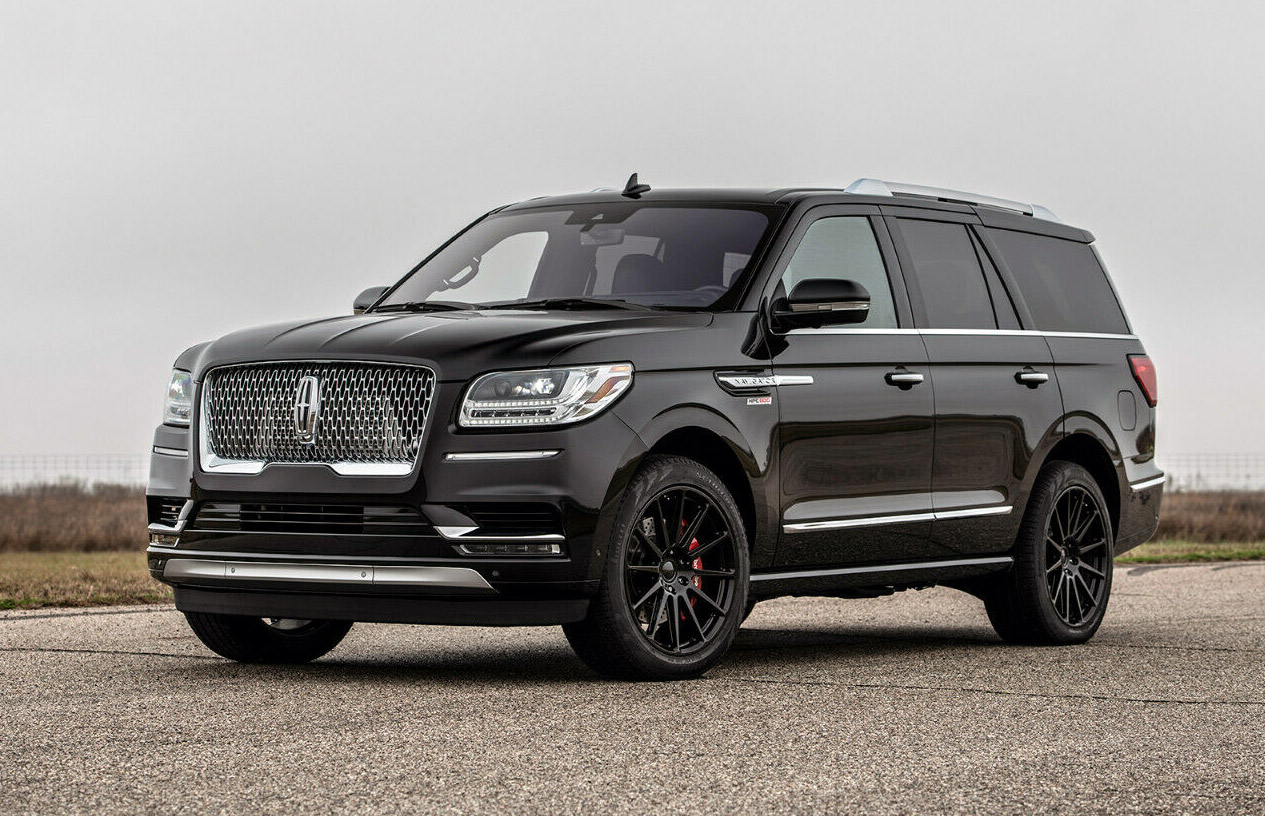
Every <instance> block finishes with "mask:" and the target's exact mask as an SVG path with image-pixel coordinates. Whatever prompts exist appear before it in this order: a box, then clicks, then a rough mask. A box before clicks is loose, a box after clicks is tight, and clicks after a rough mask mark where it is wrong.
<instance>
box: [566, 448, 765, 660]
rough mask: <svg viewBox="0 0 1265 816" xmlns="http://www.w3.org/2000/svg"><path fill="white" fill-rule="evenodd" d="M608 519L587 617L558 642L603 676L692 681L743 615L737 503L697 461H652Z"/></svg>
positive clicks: (745, 568)
mask: <svg viewBox="0 0 1265 816" xmlns="http://www.w3.org/2000/svg"><path fill="white" fill-rule="evenodd" d="M613 512H614V519H613V522H612V523H611V524H610V526H609V529H610V538H609V546H607V547H606V548H605V549H606V559H605V564H604V566H603V572H602V582H601V585H600V587H599V589H598V593H597V596H596V597H595V598H594V599H593V601H592V602H591V603H590V605H589V613H588V616H587V617H586V618H585V619H584V620H582V621H580V622H579V623H571V624H566V625H564V626H563V631H564V632H565V633H566V636H567V640H568V641H570V643H571V647H572V648H573V649H574V650H575V653H576V654H577V655H578V656H579V657H580V659H581V660H583V661H584V662H585V663H586V664H588V666H589V667H590V668H592V669H593V670H594V671H596V672H597V673H598V674H601V675H604V676H606V677H610V678H615V679H622V680H681V679H685V678H689V677H697V676H698V675H701V674H702V673H703V672H705V671H707V670H708V669H710V668H712V667H713V666H715V665H716V664H717V663H719V662H720V660H721V658H723V657H724V655H725V652H726V651H727V650H728V649H729V645H730V644H731V643H732V642H733V638H734V635H735V633H736V632H737V631H738V627H739V625H741V623H742V618H743V612H744V610H745V609H746V604H747V581H748V575H749V571H750V558H749V554H748V545H747V536H746V532H745V529H744V528H743V524H742V515H741V513H740V512H739V511H738V505H737V503H735V502H734V499H733V496H731V495H730V493H729V491H728V490H727V489H726V488H725V485H724V483H723V482H721V480H720V479H719V478H717V476H716V474H714V473H712V472H711V471H710V470H708V469H707V468H705V467H703V466H702V465H700V464H698V463H697V462H695V461H693V460H690V459H686V458H684V457H680V456H652V457H650V458H648V459H647V460H646V462H645V463H644V464H643V465H642V467H641V469H640V470H639V471H638V472H637V473H636V475H634V476H633V479H632V481H631V482H630V483H629V485H628V488H627V489H626V490H625V491H624V495H623V496H622V498H621V499H620V501H619V503H618V504H617V505H616V507H615V509H614V511H613ZM665 541H666V542H667V546H666V547H665V546H661V545H662V544H663V542H665Z"/></svg>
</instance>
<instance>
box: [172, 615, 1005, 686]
mask: <svg viewBox="0 0 1265 816" xmlns="http://www.w3.org/2000/svg"><path fill="white" fill-rule="evenodd" d="M1002 645H1003V644H1002V643H1001V641H1000V640H998V639H996V638H994V637H991V636H990V635H986V634H984V632H983V631H982V630H979V629H952V628H942V629H936V630H933V631H927V630H921V631H918V632H911V631H910V630H908V629H904V630H902V629H880V628H866V629H864V630H861V631H856V630H843V631H840V630H825V629H823V630H811V629H742V630H741V631H739V633H738V637H737V638H736V639H735V641H734V644H733V646H732V648H731V649H730V651H729V654H728V655H727V656H726V657H725V660H724V661H723V663H722V664H721V669H722V670H725V669H727V670H735V669H736V670H738V671H751V670H760V669H763V668H767V667H770V666H776V667H777V668H778V670H779V672H784V671H785V670H786V669H787V668H788V667H789V668H793V667H794V666H796V665H799V664H807V663H822V662H834V661H838V662H839V663H841V664H845V663H846V664H847V665H849V666H852V667H854V668H855V667H856V665H857V664H858V661H861V662H868V661H876V662H877V661H881V662H885V663H887V662H890V661H891V660H893V659H895V660H900V659H902V658H911V659H916V660H921V659H922V658H923V657H925V656H926V655H927V654H930V653H933V652H938V653H943V652H946V651H964V650H984V649H995V648H998V647H1001V646H1002ZM185 673H186V675H187V676H189V677H190V678H191V679H197V678H198V677H199V676H201V677H203V678H206V679H211V678H217V677H232V678H236V679H244V678H251V677H254V678H261V679H262V678H271V679H273V680H274V681H275V682H286V681H295V682H302V683H304V684H315V685H321V684H330V685H343V684H348V683H350V684H369V685H393V684H426V685H450V684H451V685H463V686H480V685H496V684H504V683H511V684H515V685H534V686H550V685H564V684H565V685H575V684H577V683H609V682H612V681H609V680H606V679H604V678H602V677H600V676H598V675H597V674H595V673H594V672H592V671H591V670H590V669H588V668H587V667H586V666H585V665H584V664H583V663H581V662H580V660H579V658H577V657H575V655H574V654H573V653H572V652H571V651H570V649H568V648H567V647H566V646H565V644H554V643H546V644H541V645H540V647H539V648H534V649H527V648H522V647H519V648H515V649H512V650H509V651H507V650H505V648H504V644H503V643H501V644H498V643H489V644H487V646H486V648H477V649H471V648H469V647H465V648H463V649H461V650H460V651H455V652H448V653H444V652H434V651H430V652H428V651H424V650H420V649H419V651H417V652H416V653H409V652H400V651H396V652H395V653H394V654H392V655H391V656H390V657H384V658H374V657H369V658H364V657H360V656H352V655H347V656H340V655H339V653H338V652H337V651H335V652H334V653H332V654H331V655H330V656H328V657H327V658H324V659H321V660H318V661H316V662H313V663H308V664H304V665H296V666H286V665H280V666H278V665H242V664H237V663H231V662H229V661H201V660H199V661H197V662H196V665H193V666H190V667H188V668H187V669H186V670H185ZM706 676H716V670H713V672H712V673H711V674H710V675H705V677H706Z"/></svg>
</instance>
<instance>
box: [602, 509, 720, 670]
mask: <svg viewBox="0 0 1265 816" xmlns="http://www.w3.org/2000/svg"><path fill="white" fill-rule="evenodd" d="M632 534H633V541H632V542H631V543H630V545H629V546H628V548H627V555H626V557H625V559H624V585H625V597H626V598H627V599H628V600H627V602H628V608H629V612H630V614H631V615H632V617H633V619H634V620H636V622H637V625H638V628H640V630H641V633H642V634H643V635H645V637H646V640H647V641H649V642H650V643H651V644H652V645H653V646H654V647H655V648H657V649H661V650H662V651H664V652H667V653H669V654H674V655H681V654H692V653H694V652H696V651H698V650H700V649H702V648H704V647H705V646H706V645H707V644H708V643H709V642H710V641H711V640H713V639H714V638H715V637H716V636H717V635H718V633H720V632H721V631H722V630H723V629H724V628H725V622H726V620H727V619H728V618H729V617H731V616H732V615H733V614H734V611H735V610H734V607H733V601H734V594H735V593H734V587H735V584H736V583H737V574H738V572H737V569H736V567H735V564H736V562H737V558H736V556H735V552H734V546H735V539H734V535H733V530H732V529H730V526H729V522H728V521H727V520H726V518H725V515H724V513H722V512H721V510H720V508H719V507H717V506H716V503H715V502H714V501H713V500H712V499H711V498H710V497H709V496H708V495H707V494H705V493H703V492H702V491H700V490H697V489H695V488H693V487H688V486H684V485H674V486H672V487H669V488H667V489H666V490H663V491H662V492H660V493H659V494H658V495H656V496H655V497H654V498H652V499H651V500H650V501H648V502H647V503H646V504H645V505H644V507H643V508H642V511H641V513H640V515H639V518H638V519H637V521H636V522H635V523H634V524H633V526H632Z"/></svg>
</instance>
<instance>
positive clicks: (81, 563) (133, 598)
mask: <svg viewBox="0 0 1265 816" xmlns="http://www.w3.org/2000/svg"><path fill="white" fill-rule="evenodd" d="M170 600H171V589H170V588H169V587H167V586H166V585H165V584H160V583H158V582H157V581H155V580H154V579H153V578H150V577H149V571H148V570H147V569H146V568H145V551H144V550H142V549H139V548H138V549H134V550H129V551H122V552H86V553H82V552H80V553H77V552H0V609H34V608H36V607H41V606H112V605H115V604H146V603H165V602H167V601H170Z"/></svg>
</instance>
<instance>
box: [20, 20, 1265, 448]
mask: <svg viewBox="0 0 1265 816" xmlns="http://www.w3.org/2000/svg"><path fill="white" fill-rule="evenodd" d="M619 6H620V8H618V9H609V8H607V7H606V4H600V3H592V2H575V3H560V2H552V3H543V2H535V3H521V4H498V3H488V4H477V7H476V4H464V3H450V4H446V5H443V6H441V5H439V4H423V3H415V4H402V3H391V4H388V3H361V2H354V3H352V2H349V3H341V4H335V3H326V2H311V1H310V0H308V1H306V2H301V3H300V2H293V3H280V2H273V3H258V2H248V3H227V2H216V3H173V2H170V0H163V2H152V3H149V2H118V3H109V4H106V3H96V2H84V3H60V2H52V1H51V0H39V1H38V2H16V1H15V0H0V122H2V123H3V124H2V126H0V297H2V298H3V304H4V306H5V308H4V311H3V316H2V317H0V321H3V322H2V323H0V343H2V348H3V352H2V355H3V356H2V357H0V452H3V453H79V452H84V453H113V452H138V453H139V452H145V451H146V450H147V449H148V447H147V446H148V444H149V440H150V434H151V431H152V427H153V426H154V425H155V424H156V423H157V421H158V419H159V411H160V401H161V397H162V394H163V391H164V388H165V385H166V379H167V375H168V371H169V369H170V364H171V361H172V360H173V359H174V358H175V356H176V355H177V354H178V353H179V352H180V351H181V349H183V348H184V347H186V346H188V345H191V344H192V343H195V342H198V341H200V340H206V339H211V338H214V337H216V336H217V335H219V334H222V333H224V332H226V331H229V330H231V329H233V328H236V327H240V326H244V325H250V324H255V323H262V322H274V321H278V320H282V319H288V318H293V317H304V316H312V317H316V316H323V315H329V314H337V313H345V312H347V311H348V310H349V308H350V303H351V299H352V298H353V296H354V295H355V294H356V293H357V292H359V291H360V290H361V289H363V288H365V287H366V286H369V285H373V284H378V283H387V282H390V281H392V280H393V279H395V278H397V277H398V276H399V275H400V274H401V273H402V272H404V271H405V270H406V269H407V268H408V267H409V266H410V265H411V264H412V263H413V262H414V261H415V260H416V259H418V258H419V257H421V256H423V255H425V254H426V253H427V252H428V251H429V250H430V249H432V248H433V247H434V246H435V245H436V244H438V243H439V242H440V241H442V240H443V239H444V238H446V237H447V236H448V235H449V234H450V233H451V232H453V231H454V230H456V229H457V228H459V227H460V226H462V225H464V224H465V223H467V222H468V221H470V220H471V219H472V218H473V217H475V216H476V215H478V214H480V213H482V212H484V211H486V210H488V209H490V208H491V207H493V206H495V205H498V204H502V203H506V202H509V201H514V200H519V199H522V198H527V197H531V196H536V195H543V194H550V193H560V192H570V191H575V190H584V189H591V188H593V187H597V186H601V185H612V184H620V183H622V182H623V181H624V179H626V178H627V176H628V174H629V173H630V172H632V171H633V170H637V171H640V173H641V174H642V178H643V180H646V181H648V182H650V183H651V184H654V185H656V186H660V187H668V186H701V185H715V186H748V185H761V186H763V185H768V186H788V185H831V186H834V185H844V184H847V183H848V182H850V181H852V180H853V179H854V178H856V177H858V176H875V177H878V178H889V179H894V180H898V181H909V182H917V183H924V184H933V185H937V186H945V187H954V188H958V189H965V190H973V191H978V192H982V193H989V194H993V195H998V196H1004V197H1010V198H1018V199H1024V200H1032V201H1037V202H1039V203H1042V204H1045V205H1046V206H1048V207H1050V208H1051V209H1053V210H1054V211H1055V212H1056V213H1058V214H1059V215H1060V216H1061V217H1062V218H1063V219H1064V220H1067V221H1069V222H1071V223H1074V224H1077V225H1079V226H1084V227H1087V228H1088V229H1090V230H1092V231H1093V232H1094V233H1095V234H1096V235H1097V236H1098V237H1099V249H1100V251H1101V252H1102V254H1103V256H1104V257H1105V259H1106V261H1107V263H1108V265H1109V268H1110V269H1111V272H1112V274H1113V276H1114V278H1115V281H1116V284H1117V286H1118V288H1119V289H1120V290H1121V292H1122V294H1123V296H1124V299H1125V304H1126V307H1127V309H1128V311H1129V315H1130V317H1131V319H1132V321H1133V323H1134V326H1135V328H1136V329H1137V330H1138V332H1139V333H1140V334H1141V335H1142V337H1143V339H1144V341H1145V343H1146V345H1147V348H1148V350H1149V351H1150V353H1151V355H1152V357H1153V358H1154V359H1155V361H1156V364H1157V366H1158V369H1159V373H1160V383H1161V395H1162V396H1161V417H1160V423H1161V424H1160V434H1161V435H1160V446H1161V450H1162V451H1164V450H1166V451H1169V452H1178V451H1181V452H1218V451H1234V450H1247V451H1262V450H1265V440H1263V439H1262V431H1261V429H1260V427H1259V426H1258V423H1257V416H1258V414H1259V412H1260V407H1261V405H1262V403H1263V402H1265V377H1263V376H1262V375H1261V374H1260V373H1259V372H1258V371H1257V369H1256V364H1255V363H1252V362H1251V355H1252V354H1255V352H1256V351H1257V350H1259V347H1260V345H1261V341H1262V339H1265V332H1263V331H1262V329H1261V318H1260V314H1261V310H1262V304H1263V303H1265V282H1263V281H1262V276H1261V274H1260V259H1261V258H1263V257H1265V229H1263V228H1262V226H1261V213H1260V207H1259V206H1256V204H1257V202H1258V200H1259V197H1260V190H1261V189H1262V186H1263V182H1265V179H1263V178H1262V176H1263V175H1265V161H1263V159H1262V150H1263V149H1265V139H1262V133H1265V115H1263V114H1265V101H1263V100H1265V49H1262V47H1261V41H1260V37H1261V32H1262V30H1265V4H1261V3H1237V4H1216V3H1199V4H1194V3H1168V2H1165V3H1158V2H1152V3H1145V4H1143V3H1138V4H1136V5H1135V6H1132V7H1124V6H1122V5H1117V4H1107V3H1100V2H1093V3H1044V4H1041V5H1039V6H1037V5H1033V4H1018V3H1010V2H1007V3H970V2H954V3H935V4H932V3H925V4H912V3H892V2H884V3H863V4H862V3H855V4H854V3H839V2H831V3H765V4H752V3H737V2H732V1H730V2H718V3H622V4H619Z"/></svg>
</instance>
